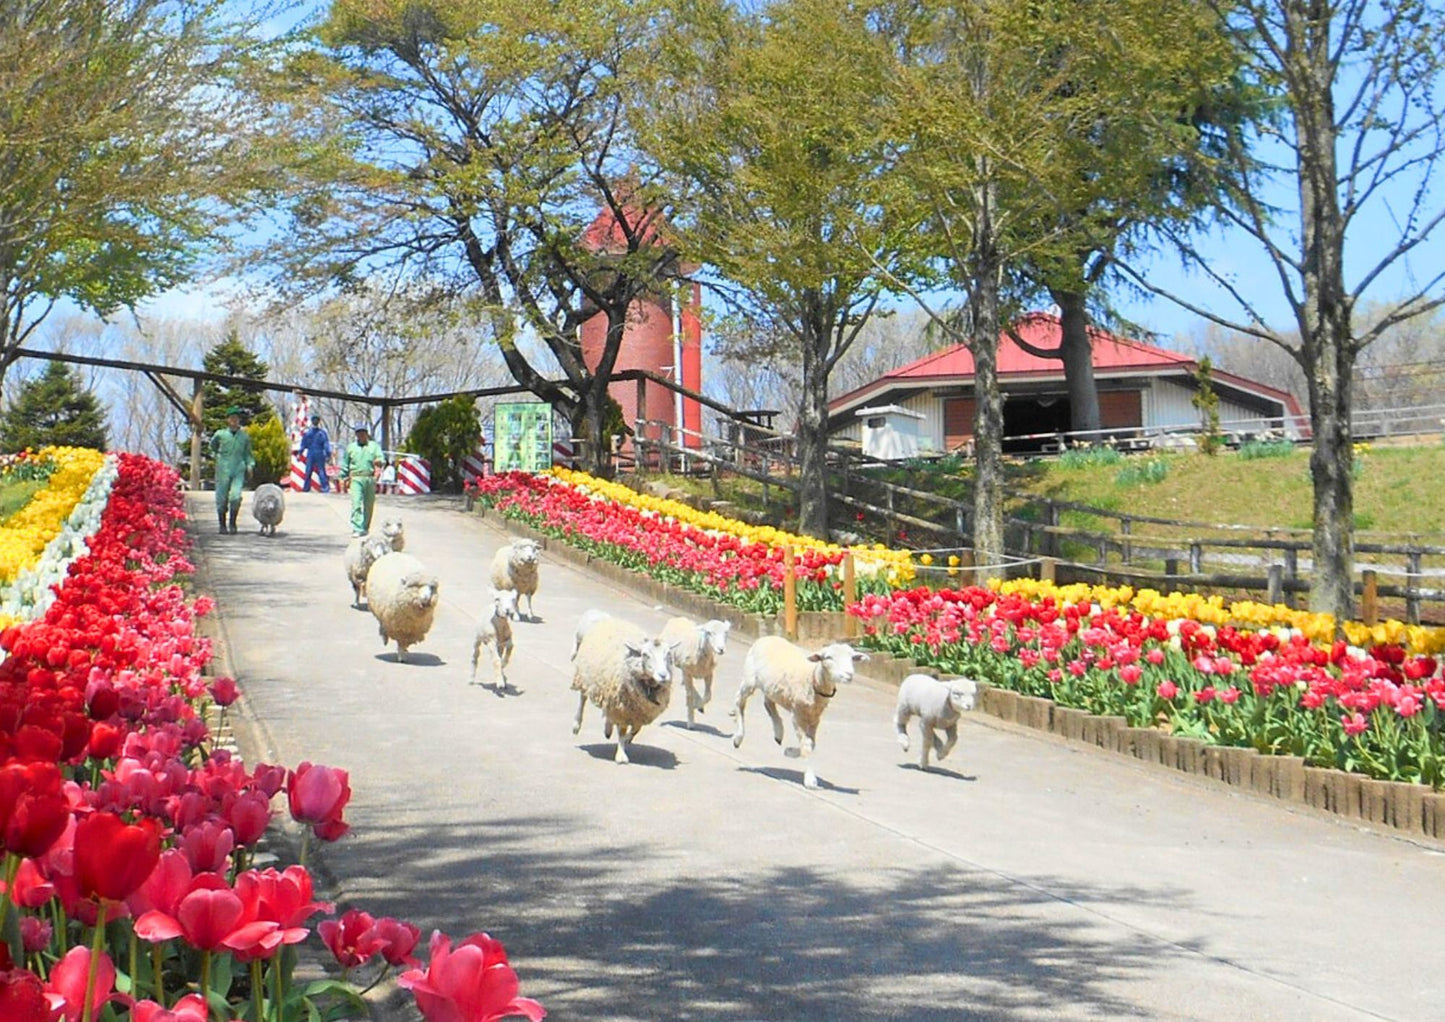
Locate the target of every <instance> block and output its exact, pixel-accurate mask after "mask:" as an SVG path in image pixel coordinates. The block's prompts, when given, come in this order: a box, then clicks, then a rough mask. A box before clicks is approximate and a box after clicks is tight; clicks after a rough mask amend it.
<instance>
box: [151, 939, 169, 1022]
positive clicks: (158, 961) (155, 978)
mask: <svg viewBox="0 0 1445 1022" xmlns="http://www.w3.org/2000/svg"><path fill="white" fill-rule="evenodd" d="M151 972H152V974H153V975H152V976H151V980H152V982H153V983H154V985H155V995H156V1003H157V1004H159V1005H160V1006H161V1007H162V1008H164V1007H166V949H165V947H164V945H161V944H152V945H151Z"/></svg>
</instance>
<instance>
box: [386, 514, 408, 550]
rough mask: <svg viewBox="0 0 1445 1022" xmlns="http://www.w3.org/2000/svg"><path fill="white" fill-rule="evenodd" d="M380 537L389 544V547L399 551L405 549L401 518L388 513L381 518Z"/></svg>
mask: <svg viewBox="0 0 1445 1022" xmlns="http://www.w3.org/2000/svg"><path fill="white" fill-rule="evenodd" d="M381 538H382V539H384V540H386V541H387V542H388V543H390V544H391V549H392V550H394V551H396V552H397V553H401V552H402V551H403V550H404V549H406V532H405V531H404V530H403V529H402V526H401V519H400V518H399V517H398V516H397V515H395V514H388V515H387V516H386V517H385V518H383V519H382V520H381Z"/></svg>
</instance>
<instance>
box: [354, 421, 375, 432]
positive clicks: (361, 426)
mask: <svg viewBox="0 0 1445 1022" xmlns="http://www.w3.org/2000/svg"><path fill="white" fill-rule="evenodd" d="M351 428H352V429H353V430H355V431H356V432H358V433H370V432H371V427H370V426H368V425H367V424H366V423H364V422H358V423H357V424H356V425H355V426H352V427H351Z"/></svg>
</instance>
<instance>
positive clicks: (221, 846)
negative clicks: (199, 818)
mask: <svg viewBox="0 0 1445 1022" xmlns="http://www.w3.org/2000/svg"><path fill="white" fill-rule="evenodd" d="M180 847H181V851H183V852H185V855H186V860H187V861H188V862H190V864H191V869H192V870H193V871H194V872H196V873H221V872H223V871H224V870H225V868H226V863H227V862H228V861H229V860H230V857H231V851H232V849H234V848H235V847H236V835H235V834H233V833H231V828H230V827H228V826H226V825H225V824H224V823H222V822H220V821H219V820H207V821H205V822H204V823H201V824H197V825H196V826H194V827H192V828H191V829H189V830H187V831H186V832H185V836H184V837H182V838H181V845H180Z"/></svg>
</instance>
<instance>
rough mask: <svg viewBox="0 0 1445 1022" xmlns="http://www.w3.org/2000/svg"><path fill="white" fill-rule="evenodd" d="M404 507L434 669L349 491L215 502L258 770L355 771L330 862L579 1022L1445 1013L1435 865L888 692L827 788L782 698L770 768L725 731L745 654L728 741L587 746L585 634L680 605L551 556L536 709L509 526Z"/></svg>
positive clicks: (733, 666)
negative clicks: (360, 551) (256, 504)
mask: <svg viewBox="0 0 1445 1022" xmlns="http://www.w3.org/2000/svg"><path fill="white" fill-rule="evenodd" d="M393 500H394V501H395V502H396V503H395V505H394V506H398V507H401V508H403V509H404V514H405V517H406V523H407V535H408V545H407V549H408V551H409V552H412V553H414V554H415V555H416V556H417V557H419V558H421V559H422V560H423V561H425V562H426V563H428V564H430V565H432V566H433V567H434V568H435V569H436V570H437V572H438V573H439V575H440V578H441V585H442V593H443V600H442V604H441V607H440V610H439V612H438V615H437V620H436V625H435V628H434V629H433V632H432V634H431V636H430V637H429V638H428V640H427V641H426V642H425V643H424V644H422V645H421V646H420V647H418V648H417V650H416V652H417V653H419V654H420V655H419V656H417V659H416V662H414V663H407V664H398V663H395V662H393V659H392V654H390V653H383V651H382V648H381V645H380V642H379V640H378V638H377V633H376V629H375V626H374V623H373V621H372V618H371V616H370V615H369V614H368V613H366V612H364V611H358V610H352V609H350V607H349V606H348V604H349V601H350V595H351V594H350V589H349V588H348V586H347V584H346V582H345V580H344V578H343V573H342V568H341V551H342V549H343V547H344V546H345V543H346V541H347V535H346V528H345V523H344V511H345V507H344V504H343V502H342V500H341V499H339V498H336V497H322V496H319V495H306V496H304V497H303V496H299V495H298V496H296V497H293V498H292V499H291V501H290V506H289V507H288V510H287V517H286V521H285V523H284V525H283V526H282V530H281V535H280V536H279V537H278V538H277V539H275V540H266V539H263V538H261V537H259V536H256V535H240V536H235V537H220V536H215V535H213V534H212V531H211V527H210V526H209V525H208V524H207V523H208V521H210V520H211V514H210V504H209V502H208V501H206V500H205V499H204V498H203V497H202V498H196V503H195V504H193V505H192V510H193V512H194V514H195V520H196V521H197V523H198V526H197V532H198V536H199V540H200V543H199V555H198V556H199V557H200V558H201V559H202V561H203V562H204V563H205V565H206V566H207V568H208V575H209V579H210V584H211V585H212V586H213V587H214V591H215V595H216V596H217V598H218V600H219V603H220V608H221V613H222V622H223V625H224V628H225V631H226V636H227V638H228V640H229V644H230V647H231V651H232V656H233V662H234V667H235V670H236V671H237V673H238V676H239V678H240V680H241V682H242V685H243V689H244V692H245V697H246V698H245V700H244V701H243V704H242V705H243V706H244V707H245V709H246V714H247V715H248V716H249V718H250V719H251V722H252V723H253V724H254V725H255V726H256V737H255V738H254V739H253V747H252V748H251V749H249V750H248V753H249V756H250V758H253V759H254V758H257V757H258V756H261V755H264V754H265V753H267V752H270V753H271V754H272V755H273V756H275V757H277V758H279V759H280V760H281V761H283V762H286V763H288V764H295V763H296V762H298V761H300V760H302V759H310V760H312V761H314V762H322V763H327V764H330V765H333V766H340V767H345V768H347V769H348V770H350V771H351V779H352V788H353V791H354V792H355V795H354V798H353V801H352V804H351V808H350V811H349V812H348V818H349V819H350V820H351V822H352V824H353V826H354V832H353V834H352V835H351V836H349V837H347V838H346V839H345V840H344V841H342V842H340V843H339V844H337V845H335V846H331V847H328V848H327V849H326V859H325V862H326V865H327V867H328V868H329V869H330V870H331V871H333V872H334V874H335V875H336V877H337V878H338V879H339V883H340V887H341V894H342V900H343V901H344V902H345V903H347V904H355V905H361V906H365V907H367V908H368V909H370V910H372V911H374V912H384V913H389V914H395V915H399V916H402V917H404V918H408V919H411V920H413V921H415V922H416V923H417V924H418V925H420V926H421V927H422V928H423V930H424V931H430V930H431V929H432V928H437V927H439V928H441V929H443V930H444V931H447V932H450V933H453V934H458V935H460V934H465V933H468V932H470V931H472V930H474V929H481V928H485V929H487V930H489V931H490V932H491V933H492V934H493V935H495V936H497V937H499V938H501V939H502V940H503V941H505V943H506V944H507V947H508V948H509V950H510V952H511V953H512V956H513V959H514V961H515V963H516V965H517V966H518V970H519V972H520V973H521V976H522V980H523V989H524V991H525V992H526V993H528V994H530V995H531V996H535V997H538V998H540V999H541V1000H542V1001H543V1002H544V1003H546V1004H547V1005H548V1007H549V1008H550V1010H551V1013H552V1014H551V1017H552V1018H555V1019H559V1020H567V1019H589V1020H590V1019H708V1020H712V1019H718V1020H735V1019H736V1020H742V1019H768V1020H792V1019H809V1020H812V1019H819V1020H824V1019H826V1020H832V1019H837V1020H867V1019H910V1020H942V1019H1008V1020H1036V1019H1038V1020H1042V1019H1249V1020H1266V1019H1280V1020H1291V1022H1295V1020H1336V1019H1340V1020H1343V1019H1379V1018H1388V1019H1420V1020H1424V1019H1432V1018H1433V1019H1440V1018H1445V978H1442V974H1441V972H1440V970H1438V969H1436V968H1435V967H1434V965H1433V964H1432V963H1433V955H1434V952H1435V949H1436V946H1437V940H1438V933H1439V926H1440V920H1442V919H1445V884H1442V883H1441V880H1442V866H1445V860H1442V857H1441V855H1440V853H1439V852H1438V851H1436V850H1432V849H1430V848H1427V847H1424V846H1421V845H1417V844H1412V843H1410V842H1408V841H1405V840H1401V839H1398V838H1393V837H1390V836H1387V835H1381V834H1375V833H1372V832H1365V831H1360V830H1356V829H1354V828H1351V827H1349V826H1347V825H1345V824H1342V823H1340V822H1337V821H1334V820H1330V819H1326V818H1323V817H1317V816H1314V815H1312V814H1311V813H1310V812H1308V811H1307V810H1298V811H1295V810H1290V809H1286V808H1284V807H1282V806H1281V805H1279V804H1277V803H1272V802H1269V801H1267V800H1257V799H1256V798H1254V797H1253V796H1249V795H1245V794H1241V793H1238V792H1235V791H1231V790H1227V789H1222V788H1216V787H1214V786H1211V785H1209V784H1207V783H1205V782H1203V781H1200V780H1197V779H1191V778H1186V777H1183V776H1181V775H1175V774H1172V773H1169V772H1165V771H1161V770H1152V769H1149V768H1146V767H1145V766H1143V765H1142V764H1139V763H1137V762H1135V761H1133V760H1127V759H1122V758H1117V757H1114V756H1112V755H1110V754H1107V753H1104V752H1102V751H1098V750H1090V749H1084V748H1080V747H1077V746H1070V745H1068V744H1065V743H1063V742H1061V741H1059V740H1057V739H1055V738H1053V737H1051V736H1047V735H1040V734H1037V733H1033V732H1025V731H1020V730H1015V729H1013V728H1012V727H1010V726H1007V725H1000V724H997V723H996V722H992V721H988V720H984V719H974V720H969V721H966V722H965V725H964V727H963V730H962V737H961V741H960V744H959V748H958V749H957V750H956V751H955V753H954V755H953V757H952V758H951V759H950V760H948V761H945V766H946V767H947V768H948V769H947V770H944V771H938V772H934V773H929V774H924V773H921V772H919V771H918V770H917V769H915V768H913V767H911V766H909V765H906V764H905V761H904V757H902V756H901V755H900V753H899V750H898V747H897V745H896V744H895V742H894V739H893V737H892V734H891V724H890V720H889V718H890V712H891V705H892V697H891V694H890V693H889V692H887V691H885V690H884V689H882V688H874V687H871V686H869V685H865V684H859V685H855V686H853V687H852V688H851V689H849V690H845V691H844V692H843V693H842V694H841V695H840V696H839V697H838V699H837V700H836V705H834V706H833V707H832V708H831V709H830V711H829V714H828V717H827V718H826V719H825V721H824V723H823V727H822V729H821V733H820V740H819V751H818V754H817V765H818V772H819V775H820V777H821V778H822V779H823V780H824V782H825V787H824V788H823V789H821V790H819V791H817V792H809V791H806V790H804V789H803V788H802V786H801V785H800V783H799V780H800V776H801V775H800V771H799V769H798V764H797V761H796V760H793V759H788V758H786V757H785V756H784V755H783V754H782V753H781V752H780V751H779V750H778V749H777V748H776V747H775V746H774V745H773V743H772V742H771V740H770V737H771V736H770V735H769V733H768V728H767V727H766V726H765V724H766V721H765V718H764V715H763V713H762V708H761V706H759V705H757V704H756V701H755V703H754V705H753V706H752V707H751V708H750V713H751V714H756V717H755V719H754V720H753V721H752V723H753V725H754V726H753V727H752V728H750V729H749V732H748V741H747V743H746V744H744V746H743V748H742V749H741V750H737V751H735V750H734V749H733V748H732V745H731V743H730V742H729V741H728V739H727V737H726V734H724V732H727V731H728V730H729V728H728V718H727V716H726V711H725V709H724V705H725V704H726V700H727V699H728V698H729V697H730V695H731V693H732V692H733V691H735V686H736V683H737V680H738V670H739V668H740V665H741V660H742V653H743V651H744V650H743V646H742V644H741V643H736V644H734V645H733V646H732V647H731V648H730V649H729V653H728V657H727V658H726V660H725V661H724V667H723V669H722V671H721V674H720V681H721V685H720V690H721V702H722V705H719V703H716V702H715V703H714V707H713V708H710V710H709V712H708V714H707V715H706V717H705V718H703V719H704V720H705V721H706V722H707V724H708V725H710V727H709V728H708V729H706V730H700V731H693V732H689V731H687V730H685V729H683V728H681V727H680V726H679V725H678V718H679V717H680V716H681V714H682V710H681V699H680V698H675V699H674V701H673V706H672V708H671V710H670V711H669V713H668V715H667V716H668V718H669V719H668V720H667V722H666V723H665V724H664V725H663V726H660V727H653V728H649V729H647V730H646V731H644V732H643V734H642V736H641V739H640V740H639V742H638V743H637V744H636V745H635V746H634V747H633V760H634V762H633V763H632V764H631V765H629V766H619V765H616V764H614V763H613V762H612V746H611V744H606V743H603V742H602V740H601V726H600V725H601V722H600V718H598V717H597V716H596V715H595V711H592V710H590V709H589V714H590V716H589V719H588V721H587V723H586V724H585V725H584V730H583V732H582V735H581V736H580V737H574V736H573V735H572V733H571V726H570V725H571V719H572V712H573V710H574V708H575V701H574V697H573V694H572V693H571V692H570V691H569V689H568V684H569V681H570V674H569V672H568V669H567V668H568V654H569V653H570V650H571V641H572V625H573V622H574V621H575V620H576V618H577V616H578V615H579V614H580V613H581V612H582V611H584V610H586V609H588V608H590V607H594V606H599V607H604V608H608V609H610V610H612V611H613V612H615V613H617V614H619V615H621V616H625V617H628V618H631V619H634V620H636V621H637V622H639V623H641V624H644V625H651V626H655V625H657V624H659V623H660V622H661V621H662V619H663V618H664V616H665V615H664V614H663V613H661V612H658V611H655V610H654V609H652V608H650V607H648V606H647V605H645V604H643V603H641V602H639V601H638V600H636V599H634V598H632V597H631V596H629V595H628V594H627V593H625V592H622V591H620V590H618V589H617V588H615V587H613V586H610V585H609V584H606V583H603V582H601V581H598V580H596V579H594V578H592V577H590V576H588V575H586V574H585V573H582V572H578V571H576V570H574V569H572V568H569V567H567V566H564V565H562V564H558V563H554V562H551V561H546V562H545V563H544V566H543V575H542V591H541V594H540V595H539V597H538V600H537V608H538V611H539V614H540V615H541V616H542V617H543V618H544V619H545V620H544V622H543V623H540V624H520V625H519V626H518V639H517V647H518V652H517V657H516V661H515V662H514V668H513V675H514V680H515V681H516V683H517V685H518V686H519V688H520V689H521V692H520V694H518V695H514V696H507V697H502V696H498V695H496V694H494V693H493V692H492V691H490V690H488V689H487V688H484V687H481V686H477V687H471V686H469V685H468V683H467V674H468V670H469V664H468V659H469V653H470V638H471V634H472V630H473V627H474V621H475V608H476V607H478V606H479V604H480V600H481V597H482V595H483V593H484V592H485V590H486V566H487V565H488V564H489V562H490V559H491V555H492V552H493V551H494V550H495V549H496V547H497V546H498V545H500V544H501V543H502V542H505V539H504V538H503V537H502V535H501V534H500V533H499V532H497V531H495V530H494V529H493V528H492V527H491V526H489V525H488V524H487V523H486V522H484V521H481V520H479V519H477V518H475V517H472V516H466V515H464V514H462V513H461V511H460V509H459V507H458V506H457V505H453V504H449V503H447V502H446V501H444V500H441V499H436V500H432V501H427V500H425V499H418V498H411V501H412V502H410V503H408V502H407V498H394V499H393ZM385 502H386V498H383V506H385ZM712 728H716V729H718V730H712ZM268 746H269V748H268ZM397 1017H402V1016H401V1015H398V1016H397Z"/></svg>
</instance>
